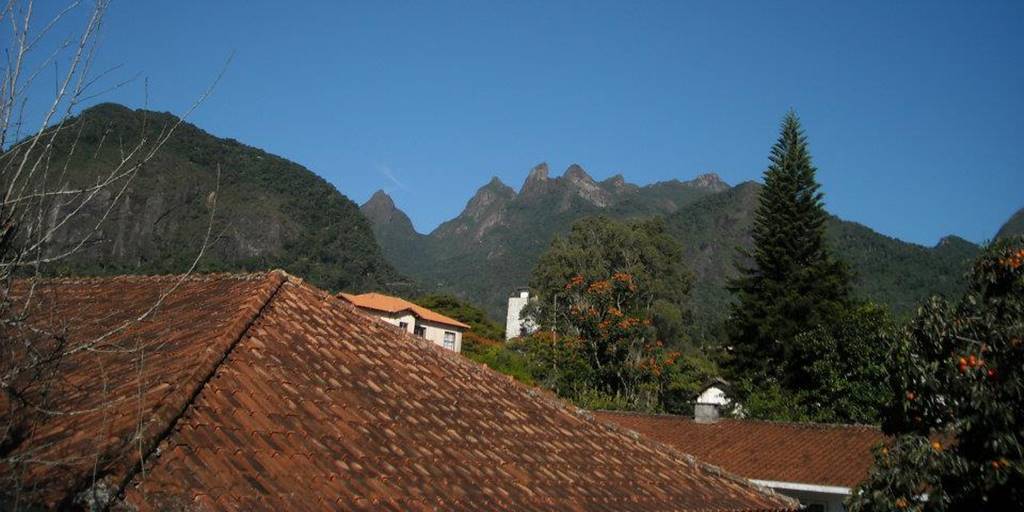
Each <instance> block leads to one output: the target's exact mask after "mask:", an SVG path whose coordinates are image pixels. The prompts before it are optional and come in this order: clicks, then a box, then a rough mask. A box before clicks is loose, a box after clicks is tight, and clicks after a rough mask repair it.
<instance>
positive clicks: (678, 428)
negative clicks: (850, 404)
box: [594, 411, 884, 488]
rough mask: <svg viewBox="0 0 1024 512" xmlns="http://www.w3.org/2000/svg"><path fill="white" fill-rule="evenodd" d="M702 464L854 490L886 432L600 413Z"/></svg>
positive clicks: (749, 475) (857, 427) (855, 427)
mask: <svg viewBox="0 0 1024 512" xmlns="http://www.w3.org/2000/svg"><path fill="white" fill-rule="evenodd" d="M594 414H595V416H597V417H598V418H600V419H603V420H607V421H611V422H615V423H617V424H619V425H621V426H623V427H625V428H628V429H630V430H634V431H636V432H638V433H640V434H643V435H645V436H648V437H650V438H652V439H655V440H657V441H660V442H662V443H665V444H667V445H670V446H673V447H675V448H677V449H678V450H680V451H682V452H685V453H688V454H690V455H693V456H694V457H696V458H698V459H699V460H702V461H705V462H708V463H710V464H715V465H717V466H721V467H722V468H723V469H725V470H726V471H730V472H733V473H735V474H737V475H741V476H744V477H747V478H751V479H754V480H770V481H777V482H792V483H803V484H812V485H827V486H837V487H850V488H852V487H854V486H856V485H857V484H858V483H859V482H860V481H861V480H863V479H864V478H866V477H867V476H868V470H869V469H870V468H871V464H872V462H873V460H874V459H873V456H872V452H871V449H872V448H873V447H874V446H876V445H878V444H879V443H881V442H883V441H884V436H883V435H882V432H881V431H880V430H879V429H877V428H875V427H870V426H864V425H824V424H814V423H784V422H773V421H754V420H733V419H723V420H720V421H718V422H715V423H697V422H695V421H693V419H692V418H689V417H686V416H671V415H651V414H635V413H621V412H611V411H600V412H595V413H594Z"/></svg>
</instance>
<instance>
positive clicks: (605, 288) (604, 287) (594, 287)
mask: <svg viewBox="0 0 1024 512" xmlns="http://www.w3.org/2000/svg"><path fill="white" fill-rule="evenodd" d="M611 291H612V285H611V283H609V282H608V281H605V280H601V281H594V282H593V283H591V284H590V286H588V287H587V293H593V294H595V295H604V294H606V293H609V292H611Z"/></svg>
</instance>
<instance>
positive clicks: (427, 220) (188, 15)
mask: <svg viewBox="0 0 1024 512" xmlns="http://www.w3.org/2000/svg"><path fill="white" fill-rule="evenodd" d="M231 52H235V56H234V60H233V61H232V62H231V64H230V66H229V68H228V69H227V72H226V75H225V77H224V79H223V81H222V82H221V83H220V84H219V86H218V87H217V89H216V92H215V94H214V95H213V96H212V97H211V98H210V99H209V100H208V101H207V102H206V103H205V104H204V105H203V106H202V107H201V109H200V110H199V111H198V112H196V114H195V115H194V117H193V118H192V120H193V121H194V122H195V123H196V124H198V125H199V126H200V127H202V128H204V129H206V130H207V131H209V132H211V133H213V134H216V135H219V136H224V137H232V138H235V139H238V140H240V141H242V142H244V143H247V144H250V145H253V146H257V147H260V148H263V149H266V150H267V151H270V152H272V153H276V154H279V155H282V156H285V157H287V158H289V159H292V160H294V161H296V162H299V163H300V164H303V165H305V166H306V167H309V168H310V169H312V170H313V171H314V172H316V173H318V174H320V175H321V176H324V177H325V178H326V179H327V180H329V181H331V182H332V183H334V184H335V185H336V186H337V187H338V189H339V190H341V192H342V193H344V194H346V195H347V196H349V197H350V198H352V199H353V200H355V201H357V202H360V203H361V202H363V201H365V200H366V199H367V198H368V197H369V196H370V195H371V194H372V193H373V192H374V191H375V190H376V189H378V188H383V189H384V190H386V191H387V192H389V193H390V194H391V195H392V196H393V197H394V198H395V201H396V202H397V203H398V205H399V207H401V208H402V209H404V210H405V211H406V212H407V213H408V214H409V215H410V217H412V219H413V222H414V223H415V225H416V227H417V228H418V229H419V230H420V231H429V230H431V229H433V228H434V227H435V226H436V225H437V224H438V223H440V222H442V221H444V220H446V219H449V218H451V217H453V216H455V215H457V214H458V213H459V212H460V211H461V210H462V208H463V207H464V206H465V202H466V201H467V200H468V199H469V198H470V196H471V195H472V194H473V193H474V192H475V190H476V189H477V188H479V187H480V186H482V185H483V184H485V183H486V182H487V181H488V179H489V178H490V177H491V176H493V175H497V176H499V177H500V178H501V179H502V180H503V181H505V182H506V183H508V184H509V185H511V186H513V187H515V188H517V189H518V188H519V186H520V185H521V184H522V181H523V179H524V178H525V177H526V173H527V171H528V170H529V169H530V168H531V167H532V166H533V165H534V164H536V163H538V162H541V161H547V162H549V163H550V164H551V168H552V174H560V173H561V171H562V169H564V168H565V167H567V166H568V165H569V164H571V163H574V162H575V163H579V164H581V165H582V166H583V167H584V168H586V169H587V170H588V171H589V172H590V173H591V174H592V175H593V176H594V177H595V178H597V179H603V178H605V177H608V176H611V175H613V174H616V173H622V174H624V175H625V176H626V178H627V180H629V181H631V182H634V183H639V184H646V183H651V182H655V181H660V180H668V179H672V178H680V179H688V178H691V177H693V176H695V175H697V174H698V173H702V172H706V171H713V172H717V173H718V174H719V175H721V176H722V178H723V179H725V180H726V181H727V182H729V183H733V184H735V183H739V182H741V181H745V180H751V179H759V177H760V175H761V173H762V171H763V170H764V167H765V165H766V162H767V155H768V151H769V148H770V146H771V144H772V142H773V141H774V139H775V137H776V135H777V130H778V124H779V122H780V120H781V119H782V116H783V115H784V114H785V112H786V111H787V110H788V109H790V108H794V109H796V111H797V112H798V114H799V115H800V116H801V118H802V119H803V121H804V125H805V128H806V130H807V132H808V135H809V138H810V143H811V151H812V154H813V155H814V157H815V163H816V164H817V166H818V168H819V174H818V178H819V180H820V181H821V183H822V185H823V190H824V192H825V194H826V202H827V204H828V208H829V209H830V210H831V211H832V212H833V213H836V214H838V215H840V216H841V217H844V218H846V219H850V220H855V221H858V222H861V223H864V224H866V225H868V226H871V227H872V228H874V229H876V230H878V231H880V232H882V233H885V234H888V235H891V236H895V237H897V238H901V239H904V240H908V241H913V242H918V243H922V244H926V245H932V244H934V243H936V242H937V240H938V239H939V238H940V237H942V236H944V235H946V234H957V235H960V236H963V237H965V238H967V239H970V240H972V241H975V242H980V241H983V240H986V239H989V238H991V237H992V236H993V234H994V233H995V231H996V230H997V229H998V227H999V226H1000V225H1001V224H1002V222H1004V221H1005V220H1006V219H1007V218H1008V217H1009V216H1010V215H1011V213H1013V212H1014V211H1015V210H1016V209H1018V208H1020V207H1022V206H1024V2H1020V1H1011V2H996V1H984V2H951V3H946V2H936V1H927V2H897V1H878V2H818V1H807V2H760V1H757V2H717V1H707V2H696V1H687V2H683V1H673V2H648V1H620V2H607V3H606V2H596V1H584V2H568V1H545V2H526V1H523V2H520V1H516V2H506V1H503V2H484V1H473V2H441V1H431V2H376V1H366V2H359V3H350V2H338V1H325V2H279V1H277V2H257V1H244V2H243V1H238V2H226V1H225V2H220V1H218V2H207V1H196V2H184V1H182V2H171V1H147V2H143V1H137V2H136V1H115V2H114V5H113V6H112V8H111V11H110V13H109V16H108V18H107V20H106V26H105V28H104V40H103V46H102V53H101V57H102V58H101V64H104V65H106V64H121V65H122V68H120V69H119V70H118V71H117V73H120V76H122V77H130V76H133V75H135V74H136V73H139V74H140V75H141V76H143V77H147V78H148V83H149V107H150V108H154V109H157V110H169V111H172V112H181V111H183V110H184V109H185V108H186V107H187V106H188V105H189V104H190V103H191V102H192V100H193V99H194V98H195V97H196V96H198V95H199V93H200V92H201V91H202V90H203V89H204V88H205V87H206V86H207V85H208V84H209V83H210V82H211V81H212V80H213V78H214V77H215V76H216V75H217V73H218V71H219V69H220V68H221V65H222V63H223V61H224V60H225V58H226V57H227V56H228V55H229V54H230V53H231ZM101 99H102V100H106V101H118V102H122V103H126V104H128V105H129V106H132V107H141V106H143V94H142V87H141V82H136V83H135V84H132V85H130V86H128V87H126V88H123V89H120V90H118V91H115V92H114V93H111V94H108V95H106V96H104V97H103V98H101Z"/></svg>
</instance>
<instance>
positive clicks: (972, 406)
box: [850, 237, 1024, 512]
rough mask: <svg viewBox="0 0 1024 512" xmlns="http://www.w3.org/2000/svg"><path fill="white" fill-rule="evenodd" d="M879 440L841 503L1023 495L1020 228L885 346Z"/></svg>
mask: <svg viewBox="0 0 1024 512" xmlns="http://www.w3.org/2000/svg"><path fill="white" fill-rule="evenodd" d="M895 362H896V365H895V366H894V367H895V368H897V369H899V370H900V371H894V372H892V374H891V381H890V393H891V394H890V403H891V406H890V407H889V408H888V409H887V413H886V417H885V421H884V422H883V428H884V429H885V431H886V432H887V433H888V434H890V435H893V436H894V440H893V442H892V443H891V445H889V446H886V447H884V448H880V449H879V450H878V451H877V452H876V455H875V466H874V468H873V469H872V471H871V474H870V476H869V478H868V479H867V480H866V481H865V482H864V483H863V484H862V485H861V486H860V487H859V488H858V489H857V491H856V492H855V493H854V494H853V495H852V496H851V498H850V510H851V511H855V512H866V511H891V510H914V511H946V510H1019V509H1020V506H1021V504H1022V503H1024V237H1012V238H1007V239H1003V240H1000V241H998V242H996V243H995V244H994V245H992V246H991V247H989V248H988V249H987V250H986V252H985V254H983V255H982V256H981V257H980V258H979V259H978V260H977V261H976V262H975V264H974V267H973V269H972V270H971V272H970V274H969V277H968V292H967V293H966V294H965V295H964V297H963V298H962V299H961V300H960V301H959V302H957V303H956V304H950V303H949V302H947V301H945V300H943V299H940V298H934V299H932V300H930V301H928V302H927V303H925V304H924V305H923V306H921V308H920V309H919V310H918V314H917V317H916V318H915V320H914V322H913V324H912V325H911V327H910V332H909V334H908V336H906V337H905V339H904V340H903V341H902V344H901V345H900V347H899V349H898V350H897V351H895Z"/></svg>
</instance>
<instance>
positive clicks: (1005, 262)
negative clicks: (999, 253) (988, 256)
mask: <svg viewBox="0 0 1024 512" xmlns="http://www.w3.org/2000/svg"><path fill="white" fill-rule="evenodd" d="M999 264H1000V265H1002V266H1004V267H1006V268H1008V269H1010V270H1017V269H1018V268H1019V267H1020V266H1021V265H1024V249H1020V250H1018V251H1017V252H1015V253H1013V254H1011V255H1010V256H1009V257H1006V258H1000V259H999Z"/></svg>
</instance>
